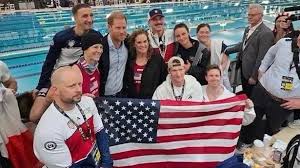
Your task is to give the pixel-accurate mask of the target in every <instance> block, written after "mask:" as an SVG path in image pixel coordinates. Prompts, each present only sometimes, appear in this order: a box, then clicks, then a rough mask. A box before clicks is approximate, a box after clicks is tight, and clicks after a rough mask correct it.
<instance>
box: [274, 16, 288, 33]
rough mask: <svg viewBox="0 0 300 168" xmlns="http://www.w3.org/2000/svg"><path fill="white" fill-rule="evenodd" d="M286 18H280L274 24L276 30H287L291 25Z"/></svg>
mask: <svg viewBox="0 0 300 168" xmlns="http://www.w3.org/2000/svg"><path fill="white" fill-rule="evenodd" d="M287 19H288V16H280V17H279V18H277V20H276V22H275V26H276V29H277V30H279V29H288V28H289V27H290V25H291V22H292V21H291V20H287Z"/></svg>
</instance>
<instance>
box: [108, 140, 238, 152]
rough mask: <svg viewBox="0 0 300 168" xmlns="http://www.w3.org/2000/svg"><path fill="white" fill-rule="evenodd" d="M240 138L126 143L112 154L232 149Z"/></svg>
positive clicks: (114, 147) (114, 149) (114, 148)
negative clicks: (178, 149)
mask: <svg viewBox="0 0 300 168" xmlns="http://www.w3.org/2000/svg"><path fill="white" fill-rule="evenodd" d="M237 140H238V138H235V139H201V140H185V141H173V142H163V143H152V144H151V143H125V144H120V145H116V146H110V147H109V149H110V152H111V153H112V154H115V153H119V152H126V151H132V150H140V149H145V150H146V149H158V150H159V149H161V150H164V149H177V148H184V147H209V146H214V147H231V146H234V145H236V143H237Z"/></svg>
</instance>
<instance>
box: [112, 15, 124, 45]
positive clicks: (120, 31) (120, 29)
mask: <svg viewBox="0 0 300 168" xmlns="http://www.w3.org/2000/svg"><path fill="white" fill-rule="evenodd" d="M108 30H109V34H110V36H111V38H112V40H114V41H116V42H122V41H124V40H125V38H126V35H127V22H126V20H125V19H122V18H115V19H113V21H112V24H111V25H108Z"/></svg>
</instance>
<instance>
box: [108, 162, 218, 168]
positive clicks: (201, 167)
mask: <svg viewBox="0 0 300 168" xmlns="http://www.w3.org/2000/svg"><path fill="white" fill-rule="evenodd" d="M217 164H218V162H204V163H199V162H196V163H193V162H157V163H146V164H136V165H134V166H124V167H122V168H156V167H157V168H215V167H216V166H217ZM114 168H120V167H116V166H114Z"/></svg>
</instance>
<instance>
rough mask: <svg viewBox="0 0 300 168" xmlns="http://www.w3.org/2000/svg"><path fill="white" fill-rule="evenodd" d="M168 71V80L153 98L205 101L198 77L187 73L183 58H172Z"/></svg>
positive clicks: (159, 87) (156, 91)
mask: <svg viewBox="0 0 300 168" xmlns="http://www.w3.org/2000/svg"><path fill="white" fill-rule="evenodd" d="M168 72H169V74H168V76H167V78H166V81H164V82H163V83H162V84H161V85H159V86H158V88H157V89H156V90H155V92H154V94H153V97H152V99H153V100H167V99H168V100H176V101H203V94H202V87H201V85H200V83H199V82H198V81H197V79H196V78H194V77H193V76H191V75H185V70H184V61H183V59H182V58H180V57H177V56H174V57H172V58H170V60H169V61H168Z"/></svg>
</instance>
